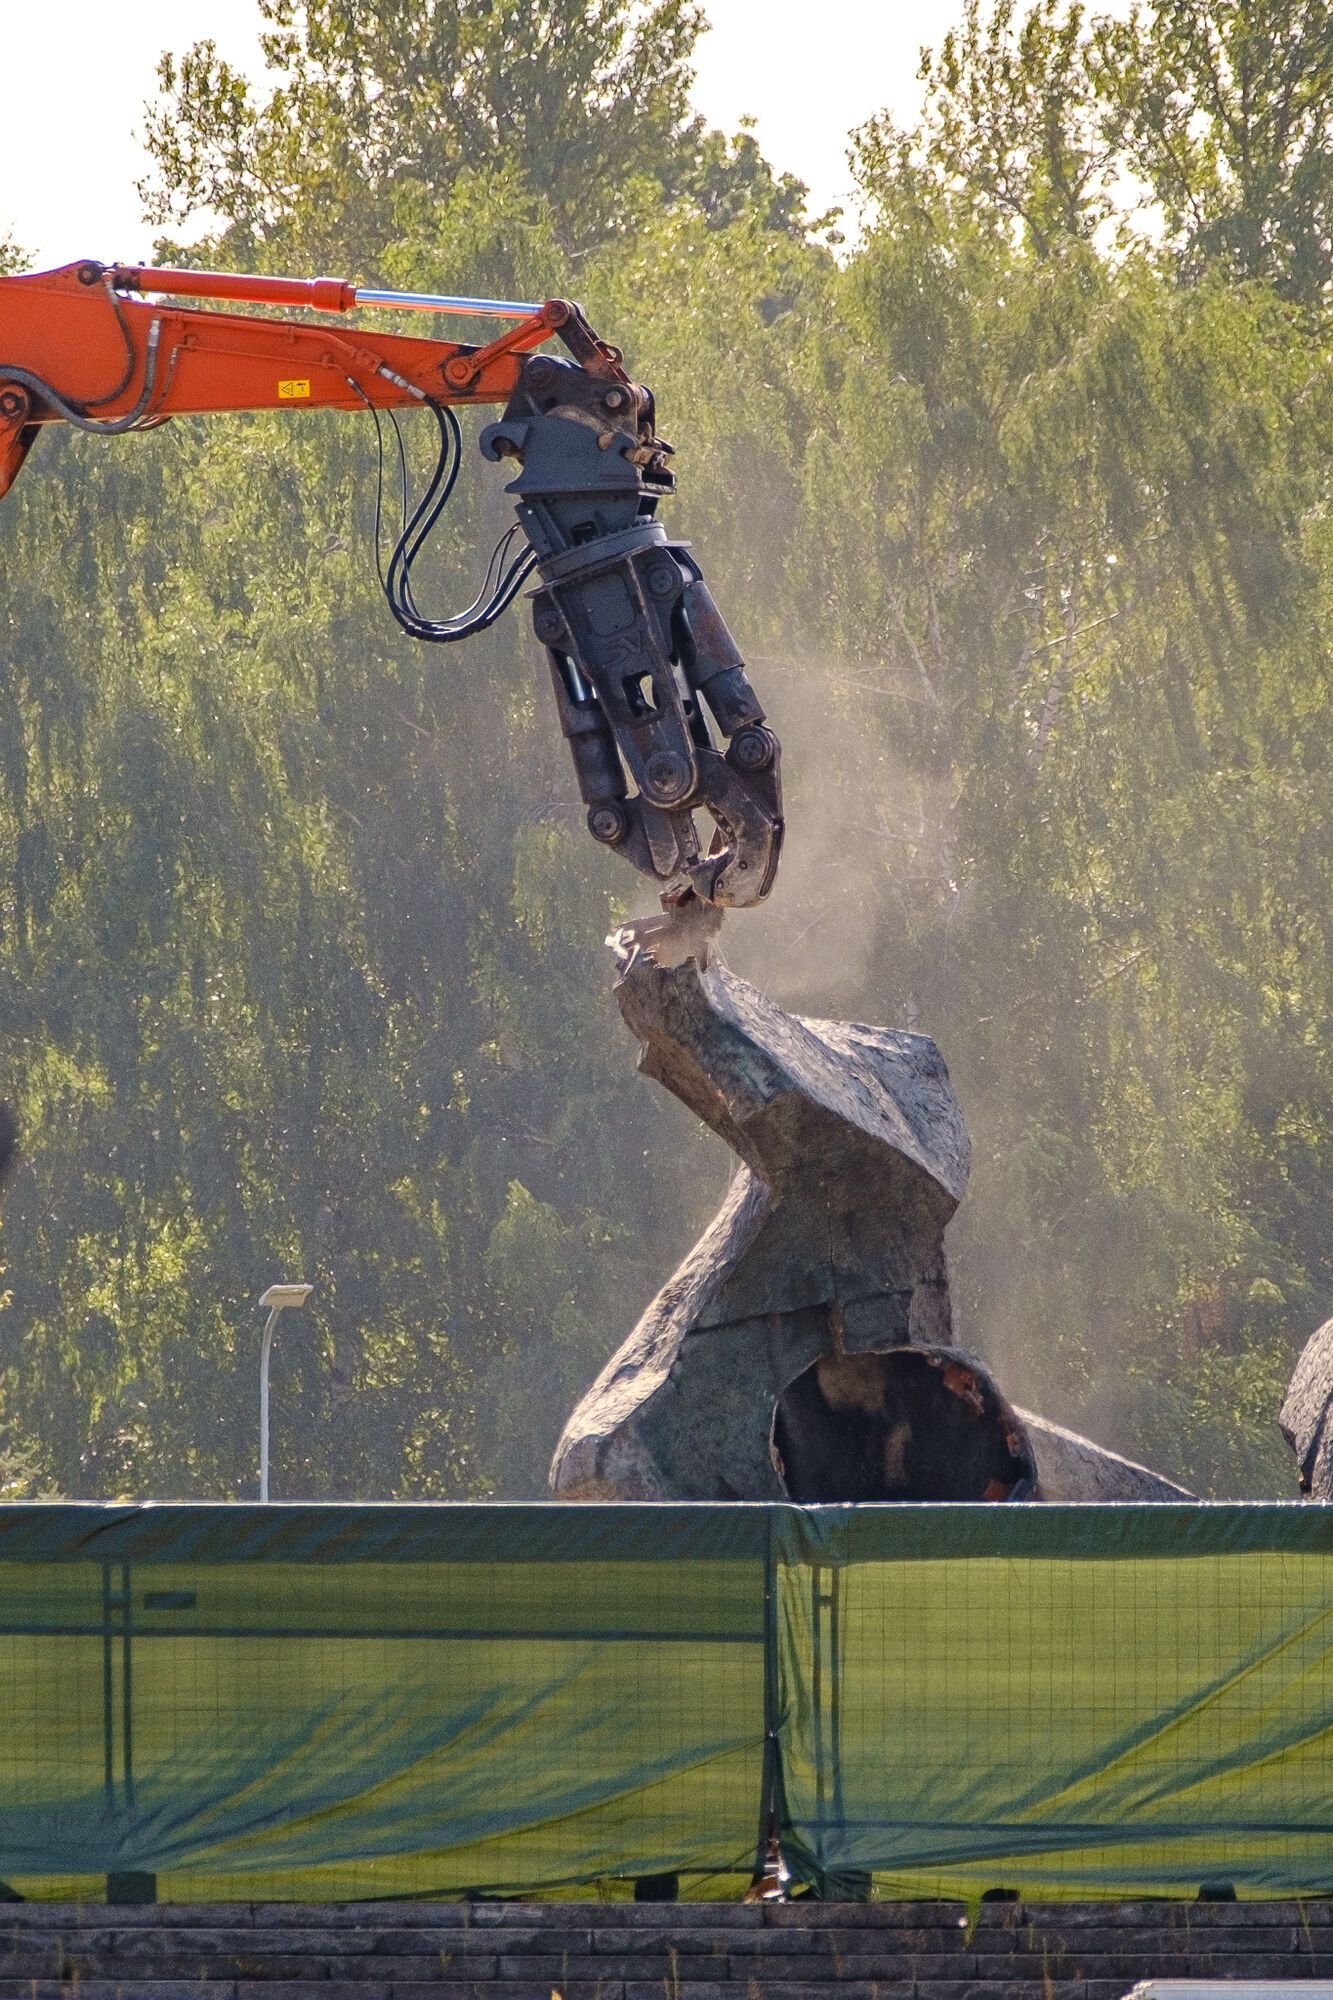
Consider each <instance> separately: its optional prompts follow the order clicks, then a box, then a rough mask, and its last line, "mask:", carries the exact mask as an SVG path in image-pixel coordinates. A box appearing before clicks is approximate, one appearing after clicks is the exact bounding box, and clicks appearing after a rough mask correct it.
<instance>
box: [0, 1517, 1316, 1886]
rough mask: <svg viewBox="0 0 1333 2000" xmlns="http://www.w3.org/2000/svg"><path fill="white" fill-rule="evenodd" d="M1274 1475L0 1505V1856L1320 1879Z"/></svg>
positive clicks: (1308, 1738) (98, 1876) (84, 1881)
mask: <svg viewBox="0 0 1333 2000" xmlns="http://www.w3.org/2000/svg"><path fill="white" fill-rule="evenodd" d="M1331 1638H1333V1520H1330V1518H1329V1516H1328V1515H1327V1514H1326V1513H1325V1511H1324V1510H1323V1509H1322V1508H1319V1507H1314V1506H1306V1507H1298V1506H1290V1507H1287V1506H1194V1505H1189V1506H1169V1507H1162V1506H1158V1507H1148V1506H1118V1507H1093V1506H1084V1507H1040V1506H1026V1507H1025V1506H987V1507H966V1506H957V1507H955V1506H935V1507H866V1508H809V1509H801V1508H795V1507H772V1508H768V1507H755V1506H741V1505H733V1506H711V1507H705V1506H622V1507H613V1506H605V1507H603V1506H592V1507H560V1506H554V1505H533V1506H508V1507H488V1506H483V1507H424V1506H423V1507H410V1506H405V1507H399V1506H380V1507H375V1506H370V1507H353V1506H337V1507H322V1506H308V1507H306V1506H273V1507H267V1508H260V1507H241V1506H237V1507H214V1506H163V1507H135V1508H110V1507H105V1508H104V1507H90V1506H54V1505H52V1506H44V1505H29V1506H12V1507H8V1508H0V1701H2V1703H3V1707H2V1708H0V1715H2V1716H3V1726H2V1727H0V1877H2V1878H3V1880H4V1881H5V1882H7V1883H8V1884H9V1885H10V1887H11V1888H12V1889H13V1890H15V1891H17V1892H18V1893H20V1894H22V1895H26V1896H45V1897H79V1896H84V1897H100V1896H101V1895H103V1894H104V1893H105V1892H106V1885H107V1878H108V1876H113V1877H114V1876H120V1877H122V1878H123V1877H125V1876H135V1877H138V1878H140V1879H141V1880H146V1879H147V1878H150V1877H151V1878H155V1889H156V1893H157V1895H158V1896H159V1898H161V1899H163V1900H175V1901H188V1902H195V1901H209V1900H247V1901H248V1900H269V1899H273V1900H284V1899H286V1900H303V1901H304V1900H320V1899H327V1900H332V1899H348V1898H357V1899H360V1898H369V1897H380V1896H422V1897H432V1896H439V1897H449V1896H459V1895H465V1894H467V1893H469V1892H474V1893H492V1894H493V1893H506V1894H531V1895H537V1894H552V1893H555V1894H599V1895H607V1894H616V1893H624V1894H627V1893H629V1884H630V1882H631V1881H632V1880H633V1879H635V1878H638V1877H643V1876H649V1875H661V1874H668V1873H670V1874H678V1875H679V1876H680V1877H681V1893H682V1895H684V1896H700V1895H703V1896H708V1895H727V1896H730V1895H737V1894H739V1893H740V1892H741V1890H742V1888H743V1887H744V1884H745V1883H746V1882H748V1880H749V1879H750V1876H751V1873H752V1871H753V1868H754V1865H755V1859H756V1855H757V1853H758V1852H759V1850H760V1847H761V1845H762V1841H763V1835H764V1831H765V1828H766V1826H767V1824H768V1821H769V1817H770V1814H773V1815H775V1816H776V1820H777V1822H778V1823H779V1824H780V1826H781V1828H782V1834H783V1845H784V1850H785V1852H786V1855H787V1858H788V1860H789V1863H790V1864H791V1866H792V1867H793V1870H794V1873H795V1874H796V1876H797V1878H798V1879H804V1880H806V1881H809V1882H811V1883H812V1884H813V1885H814V1886H815V1887H816V1888H817V1889H819V1890H821V1891H823V1892H824V1893H829V1894H840V1893H841V1894H866V1893H883V1894H895V1895H902V1894H908V1895H911V1894H921V1895H939V1894H947V1895H961V1896H964V1897H967V1898H972V1897H975V1896H976V1895H978V1894H979V1893H980V1892H981V1891H983V1890H985V1889H987V1888H995V1887H1006V1888H1013V1889H1016V1890H1018V1891H1020V1892H1022V1893H1024V1894H1027V1895H1045V1896H1050V1895H1079V1896H1088V1895H1093V1896H1095V1895H1107V1896H1122V1895H1130V1894H1171V1893H1177V1894H1191V1895H1192V1894H1194V1893H1195V1892H1196V1891H1197V1889H1198V1888H1199V1886H1200V1885H1201V1884H1206V1883H1209V1882H1219V1883H1220V1882H1226V1883H1229V1884H1231V1885H1233V1886H1234V1887H1235V1888H1236V1890H1237V1892H1238V1893H1239V1894H1241V1895H1283V1896H1286V1895H1296V1896H1299V1895H1305V1894H1310V1895H1314V1894H1327V1893H1329V1891H1330V1888H1331V1887H1333V1754H1331V1752H1333V1736H1331V1735H1330V1729H1331V1727H1333V1652H1331V1650H1330V1639H1331Z"/></svg>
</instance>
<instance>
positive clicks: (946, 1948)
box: [730, 1924, 989, 1958]
mask: <svg viewBox="0 0 1333 2000" xmlns="http://www.w3.org/2000/svg"><path fill="white" fill-rule="evenodd" d="M767 1935H768V1936H769V1937H770V1938H773V1939H774V1940H776V1939H778V1938H780V1939H781V1940H782V1944H783V1947H784V1949H786V1950H790V1949H791V1948H792V1933H791V1932H790V1931H778V1932H770V1933H768V1934H767ZM797 1935H799V1933H798V1934H797ZM812 1943H813V1944H814V1945H815V1946H816V1948H817V1949H818V1950H820V1951H829V1952H834V1953H836V1954H840V1955H841V1956H842V1957H844V1958H856V1957H858V1956H859V1955H860V1954H861V1953H862V1952H867V1951H872V1952H877V1953H884V1952H888V1951H899V1952H921V1953H924V1954H927V1955H933V1956H935V1957H941V1956H948V1955H950V1954H955V1953H956V1954H959V1955H961V1954H962V1953H963V1952H965V1951H972V1950H978V1951H980V1950H981V1949H982V1948H983V1947H982V1945H981V1943H980V1939H979V1938H974V1939H973V1940H972V1941H971V1942H969V1940H968V1935H967V1932H966V1931H965V1930H964V1929H963V1928H962V1927H961V1926H960V1925H957V1924H954V1925H950V1926H948V1927H947V1928H946V1927H944V1926H941V1927H939V1928H938V1929H931V1930H919V1931H912V1930H897V1929H888V1930H871V1929H869V1928H867V1929H864V1930H859V1931H845V1930H841V1929H839V1930H827V1931H823V1930H821V1931H817V1932H815V1933H814V1934H813V1936H812ZM985 1948H986V1949H989V1946H987V1947H985ZM730 1949H732V1950H734V1949H735V1947H734V1946H732V1947H730Z"/></svg>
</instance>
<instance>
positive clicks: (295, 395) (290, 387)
mask: <svg viewBox="0 0 1333 2000" xmlns="http://www.w3.org/2000/svg"><path fill="white" fill-rule="evenodd" d="M309 395H310V384H309V382H300V381H297V382H279V384H278V397H279V400H280V401H282V402H284V403H300V402H305V401H306V400H307V398H308V397H309Z"/></svg>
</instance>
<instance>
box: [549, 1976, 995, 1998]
mask: <svg viewBox="0 0 1333 2000" xmlns="http://www.w3.org/2000/svg"><path fill="white" fill-rule="evenodd" d="M756 1987H757V1991H758V1993H759V1994H760V1995H761V1996H762V2000H914V1993H913V1982H912V1981H911V1980H910V1979H901V1980H900V1979H894V1980H879V1981H872V1980H868V1979H832V1980H824V1981H822V1982H820V1983H813V1982H810V1981H804V1980H803V1981H802V1982H801V1983H800V1984H799V1985H797V1984H796V1983H795V1982H790V1983H789V1982H786V1981H782V1980H776V1979H775V1980H769V1979H767V1978H764V1979H762V1980H757V1981H756ZM561 1990H562V1992H563V1988H562V1989H561ZM751 1990H752V1989H750V1988H749V1987H748V1986H743V1987H741V1988H740V1989H739V1990H738V1988H737V1986H736V1985H735V1983H734V1982H728V1983H726V1984H720V1983H719V1984H717V1985H714V1984H712V1983H711V1982H709V1981H708V1980H703V1979H701V1980H700V1981H699V1983H698V1984H697V1985H695V1984H694V1983H693V1982H690V1983H688V1984H686V1985H683V1986H682V1987H681V1988H680V1992H681V1994H682V1996H683V2000H739V1996H740V1995H741V1994H747V1993H749V1992H750V1991H751ZM625 2000H672V1996H670V1995H664V1993H663V1987H662V1982H661V1981H660V1980H656V1981H653V1982H651V1983H649V1982H645V1981H635V1980H629V1979H627V1980H626V1981H625ZM930 2000H934V1995H933V1994H932V1995H931V1996H930ZM995 2000H1000V1995H999V1994H998V1993H997V1994H996V1996H995ZM1006 2000H1007V1996H1006Z"/></svg>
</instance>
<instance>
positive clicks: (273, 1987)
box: [65, 1979, 391, 2000]
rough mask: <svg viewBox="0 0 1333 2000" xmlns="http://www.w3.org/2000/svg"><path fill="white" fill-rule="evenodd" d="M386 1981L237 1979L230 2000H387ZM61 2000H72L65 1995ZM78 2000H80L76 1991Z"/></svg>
mask: <svg viewBox="0 0 1333 2000" xmlns="http://www.w3.org/2000/svg"><path fill="white" fill-rule="evenodd" d="M214 1990H215V1989H214V1988H213V1987H211V1986H207V1987H205V1988H204V1989H203V2000H214ZM390 1991H391V1989H390V1985H389V1982H388V1980H387V1979H280V1980H274V1981H273V1982H272V1983H270V1982H269V1981H268V1980H266V1979H265V1980H251V1979H238V1980H237V1982H236V1987H235V1993H234V2000H390ZM138 1992H139V1994H141V1995H142V2000H157V1996H156V1994H155V1993H154V1990H153V1988H152V1987H151V1986H141V1987H139V1988H138ZM65 2000H74V1995H73V1994H71V1993H67V1994H66V1995H65ZM78 2000H83V1990H82V1988H80V1990H79V1996H78Z"/></svg>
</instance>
